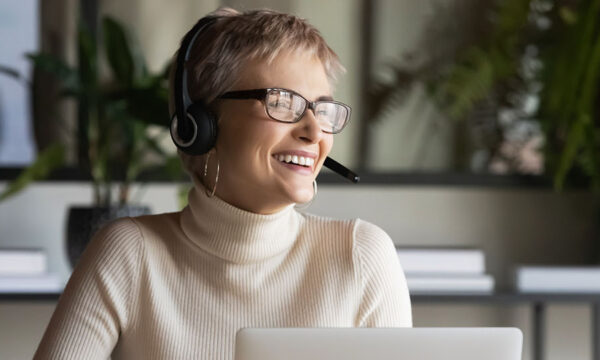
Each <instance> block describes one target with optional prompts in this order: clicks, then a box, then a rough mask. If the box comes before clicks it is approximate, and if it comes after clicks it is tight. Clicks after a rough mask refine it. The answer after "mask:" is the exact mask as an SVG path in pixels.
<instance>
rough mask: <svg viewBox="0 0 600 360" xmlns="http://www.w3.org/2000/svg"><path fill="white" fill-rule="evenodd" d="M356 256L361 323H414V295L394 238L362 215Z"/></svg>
mask: <svg viewBox="0 0 600 360" xmlns="http://www.w3.org/2000/svg"><path fill="white" fill-rule="evenodd" d="M353 260H354V263H355V265H356V269H357V271H358V272H359V276H358V279H360V283H361V289H362V299H361V303H360V306H359V313H358V320H357V323H358V324H359V325H358V326H359V327H412V313H411V304H410V295H409V293H408V286H407V284H406V278H405V277H404V272H403V270H402V267H401V265H400V262H399V260H398V255H397V254H396V250H395V247H394V243H393V242H392V239H391V238H390V237H389V236H388V234H386V233H385V231H383V230H382V229H381V228H379V227H377V226H375V225H373V224H371V223H369V222H366V221H362V220H360V219H358V220H357V221H356V224H355V228H354V249H353Z"/></svg>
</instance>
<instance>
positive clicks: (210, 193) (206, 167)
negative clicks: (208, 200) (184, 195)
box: [203, 148, 219, 197]
mask: <svg viewBox="0 0 600 360" xmlns="http://www.w3.org/2000/svg"><path fill="white" fill-rule="evenodd" d="M213 150H214V151H215V153H216V152H217V150H216V149H214V148H213V149H212V150H210V151H209V152H208V154H207V155H206V161H205V162H204V177H203V179H204V181H205V182H206V176H207V175H208V162H209V161H210V155H211V153H212V152H213ZM218 182H219V158H217V175H216V176H215V182H214V185H213V188H212V191H210V192H209V191H208V186H205V187H206V196H208V197H213V196H214V195H215V191H217V183H218Z"/></svg>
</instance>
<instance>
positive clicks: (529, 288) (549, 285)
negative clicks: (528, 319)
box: [514, 265, 600, 294]
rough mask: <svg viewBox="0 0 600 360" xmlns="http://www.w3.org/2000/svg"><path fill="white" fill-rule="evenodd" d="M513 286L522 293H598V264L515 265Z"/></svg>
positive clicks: (599, 283)
mask: <svg viewBox="0 0 600 360" xmlns="http://www.w3.org/2000/svg"><path fill="white" fill-rule="evenodd" d="M514 281H515V288H516V290H517V291H520V292H524V293H565V294H567V293H582V294H583V293H594V294H598V293H600V266H534V265H529V266H527V265H522V266H517V267H516V269H515V274H514Z"/></svg>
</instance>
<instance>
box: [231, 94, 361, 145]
mask: <svg viewBox="0 0 600 360" xmlns="http://www.w3.org/2000/svg"><path fill="white" fill-rule="evenodd" d="M219 98H220V99H256V100H260V101H262V102H263V104H264V105H265V109H266V110H267V115H269V117H270V118H271V119H273V120H277V121H281V122H286V123H295V122H298V121H300V119H302V117H303V116H304V113H305V112H306V109H311V110H312V111H313V113H314V114H315V118H316V119H317V121H318V122H319V125H320V127H321V130H322V131H324V132H326V133H329V134H337V133H339V132H340V131H342V129H344V126H346V124H347V123H348V121H349V120H350V112H351V110H352V109H351V108H350V106H348V105H346V104H343V103H341V102H338V101H333V100H321V101H308V100H307V99H306V98H304V97H303V96H302V95H300V94H298V93H297V92H295V91H292V90H288V89H279V88H269V89H253V90H239V91H230V92H227V93H225V94H223V95H221V96H219Z"/></svg>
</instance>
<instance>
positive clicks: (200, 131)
mask: <svg viewBox="0 0 600 360" xmlns="http://www.w3.org/2000/svg"><path fill="white" fill-rule="evenodd" d="M216 20H217V17H215V16H206V17H203V18H202V19H200V20H198V22H197V23H196V25H194V27H193V28H192V29H191V30H190V31H188V33H187V34H185V36H184V37H183V40H182V41H181V46H180V47H179V51H178V52H177V62H176V65H175V66H176V68H175V82H174V86H173V87H174V92H175V94H174V95H175V97H174V102H175V114H173V116H171V138H172V139H173V142H174V143H175V145H177V148H179V149H180V150H181V151H183V152H184V153H186V154H189V155H202V154H205V153H207V152H208V151H209V150H210V149H211V148H212V147H213V146H214V145H215V142H216V140H217V132H218V128H217V118H216V116H215V114H213V113H212V112H211V111H210V110H209V109H208V107H207V106H206V104H205V103H204V102H203V101H202V100H196V101H194V102H192V100H191V98H190V94H189V92H188V84H187V79H188V77H187V69H186V67H185V64H186V62H187V61H188V58H189V56H190V51H191V49H192V46H193V45H194V40H196V38H197V37H198V35H200V33H201V32H202V31H204V30H205V29H207V28H208V27H210V26H211V25H212V24H213V23H214V22H215V21H216Z"/></svg>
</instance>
